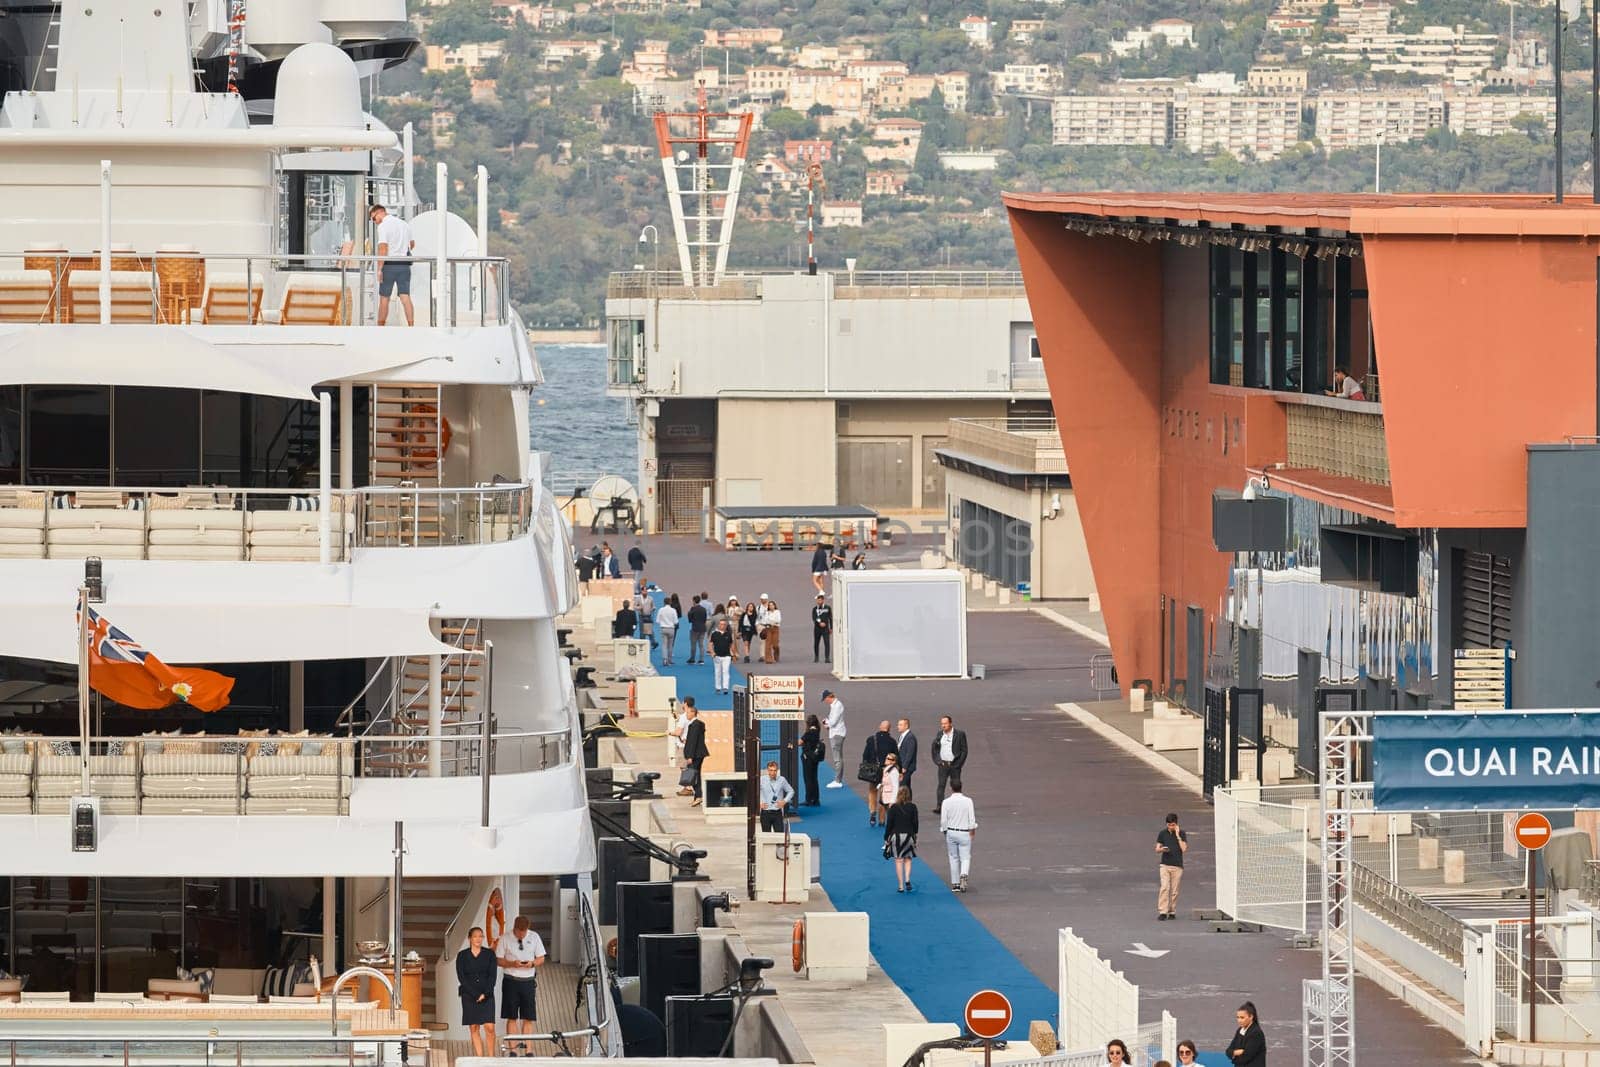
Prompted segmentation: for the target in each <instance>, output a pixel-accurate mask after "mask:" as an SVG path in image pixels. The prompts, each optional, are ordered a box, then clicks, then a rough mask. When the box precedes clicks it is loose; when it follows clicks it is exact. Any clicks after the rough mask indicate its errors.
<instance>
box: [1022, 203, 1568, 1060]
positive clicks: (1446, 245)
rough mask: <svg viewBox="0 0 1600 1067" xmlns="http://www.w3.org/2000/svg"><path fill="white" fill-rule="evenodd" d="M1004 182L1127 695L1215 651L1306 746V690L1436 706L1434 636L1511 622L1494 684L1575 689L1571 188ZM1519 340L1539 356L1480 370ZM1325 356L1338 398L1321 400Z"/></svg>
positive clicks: (1496, 628)
mask: <svg viewBox="0 0 1600 1067" xmlns="http://www.w3.org/2000/svg"><path fill="white" fill-rule="evenodd" d="M1005 201H1006V205H1007V207H1008V210H1009V211H1010V215H1011V222H1012V228H1013V232H1014V234H1015V237H1016V242H1017V250H1018V255H1019V259H1020V261H1021V264H1022V270H1023V275H1024V277H1025V279H1026V281H1027V287H1028V296H1029V299H1030V301H1031V303H1032V305H1033V307H1034V308H1035V309H1037V310H1038V311H1039V321H1038V327H1039V337H1040V341H1041V343H1042V350H1043V357H1044V362H1045V363H1046V365H1047V367H1048V370H1049V377H1050V382H1051V385H1052V387H1053V389H1052V392H1053V396H1054V400H1055V407H1056V412H1057V415H1058V417H1059V418H1060V420H1061V422H1060V431H1061V437H1062V443H1063V447H1064V451H1065V454H1066V458H1067V461H1068V464H1069V467H1070V470H1071V474H1072V483H1073V489H1074V492H1075V493H1076V494H1077V503H1078V508H1079V513H1080V514H1081V516H1082V521H1083V527H1084V535H1085V539H1086V541H1087V544H1088V551H1089V555H1090V558H1091V559H1092V561H1093V563H1094V573H1095V578H1096V586H1097V592H1098V594H1099V596H1100V599H1101V603H1102V607H1103V611H1104V616H1105V621H1106V625H1107V629H1108V632H1109V636H1110V641H1111V649H1112V653H1113V655H1114V656H1115V658H1116V663H1117V668H1118V672H1119V676H1120V678H1121V680H1122V685H1123V686H1124V688H1126V687H1127V686H1128V684H1129V682H1130V681H1131V680H1133V679H1136V678H1150V679H1152V680H1153V681H1154V685H1155V688H1156V689H1157V690H1158V691H1159V692H1162V693H1170V694H1173V695H1174V698H1175V699H1181V700H1183V701H1184V702H1186V703H1188V704H1189V705H1190V706H1191V707H1192V706H1196V705H1197V704H1198V703H1199V701H1200V699H1201V694H1202V692H1203V690H1204V686H1205V682H1206V679H1207V664H1208V662H1210V663H1221V664H1224V665H1226V664H1230V663H1231V664H1236V665H1237V666H1236V668H1229V667H1227V666H1224V668H1223V669H1224V670H1236V675H1235V677H1237V678H1238V679H1240V680H1239V681H1237V683H1236V684H1239V685H1243V686H1251V685H1257V684H1259V685H1260V686H1262V687H1263V689H1264V690H1265V696H1266V700H1267V701H1268V702H1270V703H1273V704H1275V705H1276V706H1277V707H1278V708H1279V709H1281V710H1284V711H1287V712H1289V713H1290V714H1292V715H1293V716H1294V717H1295V718H1296V719H1297V720H1298V730H1299V736H1300V737H1301V738H1302V740H1301V743H1300V747H1301V748H1302V749H1305V748H1307V747H1308V746H1309V747H1310V748H1311V749H1312V750H1314V749H1315V747H1316V739H1317V734H1316V729H1315V726H1316V721H1317V720H1316V719H1315V718H1314V714H1315V710H1316V702H1317V700H1318V699H1319V697H1318V692H1319V690H1327V689H1330V688H1331V689H1337V690H1341V691H1343V692H1349V693H1351V694H1352V695H1354V696H1355V698H1356V699H1358V700H1360V701H1362V703H1361V704H1359V705H1358V706H1361V707H1369V708H1392V707H1400V708H1414V707H1428V706H1430V705H1431V706H1435V707H1450V706H1453V703H1454V701H1455V700H1456V699H1458V698H1456V697H1455V696H1453V685H1452V683H1453V680H1454V678H1453V675H1454V667H1453V663H1454V658H1455V657H1454V650H1469V649H1503V648H1505V647H1506V646H1508V645H1509V646H1510V647H1512V648H1513V649H1515V652H1516V659H1515V661H1514V662H1513V663H1512V665H1511V668H1510V669H1511V670H1512V671H1513V672H1514V675H1515V686H1514V687H1513V686H1512V685H1511V684H1510V679H1509V678H1508V679H1507V680H1506V684H1505V685H1504V687H1503V690H1504V692H1503V699H1504V700H1505V702H1507V703H1510V704H1512V706H1515V707H1517V708H1578V707H1588V706H1591V705H1592V703H1593V699H1594V696H1593V694H1594V670H1593V657H1592V655H1590V654H1589V647H1590V645H1591V644H1592V635H1593V633H1594V632H1595V630H1596V629H1597V628H1600V568H1596V567H1595V566H1594V565H1593V561H1592V545H1593V536H1592V502H1593V501H1594V499H1596V497H1597V496H1600V447H1597V446H1596V445H1595V444H1593V443H1592V442H1593V441H1594V437H1593V436H1592V435H1593V434H1594V432H1595V427H1596V425H1597V419H1600V407H1597V400H1596V393H1595V348H1594V346H1595V319H1594V294H1595V290H1594V284H1595V282H1594V265H1595V258H1596V254H1597V253H1600V241H1597V239H1596V237H1595V233H1594V227H1593V214H1594V212H1593V208H1592V207H1591V206H1590V205H1589V204H1588V203H1587V202H1586V200H1583V201H1580V200H1576V199H1575V200H1572V201H1569V202H1568V203H1567V204H1566V205H1565V206H1558V205H1554V204H1553V203H1552V202H1551V199H1550V198H1549V197H1547V196H1478V197H1472V198H1470V200H1469V201H1463V199H1462V198H1459V197H1453V196H1426V195H1405V196H1375V195H1334V194H1307V195H1296V194H1279V195H1271V194H1268V195H1229V194H1212V193H1206V194H1139V193H1133V194H1103V193H1102V194H1026V193H1013V194H1007V196H1006V197H1005ZM1108 221H1110V222H1111V225H1110V226H1107V225H1106V223H1107V222H1108ZM1130 238H1134V239H1130ZM1208 238H1210V239H1209V240H1208ZM1311 292H1314V293H1316V294H1317V298H1316V299H1315V300H1303V299H1302V297H1301V294H1303V293H1311ZM1226 293H1232V294H1234V295H1233V298H1232V299H1231V300H1230V299H1225V298H1219V297H1220V295H1221V294H1226ZM1242 293H1251V294H1256V295H1254V296H1246V297H1244V299H1245V300H1247V301H1249V304H1247V305H1246V306H1247V307H1249V311H1248V313H1247V314H1240V313H1239V312H1238V308H1239V305H1240V302H1241V297H1240V294H1242ZM1257 300H1259V301H1260V302H1261V304H1262V305H1263V306H1260V307H1259V308H1257V307H1254V306H1250V305H1253V304H1255V302H1256V301H1257ZM1291 302H1292V303H1293V304H1295V305H1297V309H1298V313H1297V314H1296V315H1294V316H1293V317H1291V316H1290V315H1289V314H1288V313H1287V312H1288V309H1289V307H1290V306H1291ZM1530 347H1531V349H1532V350H1536V351H1537V352H1538V353H1539V371H1538V373H1536V374H1508V373H1506V353H1507V352H1508V351H1518V350H1529V349H1530ZM1335 368H1338V369H1341V370H1347V371H1348V372H1349V373H1350V374H1351V375H1352V377H1353V378H1354V379H1355V380H1356V381H1358V382H1361V383H1363V385H1364V397H1361V398H1354V399H1345V398H1342V397H1331V396H1327V395H1325V390H1327V389H1329V388H1330V378H1331V376H1332V372H1333V371H1334V369H1335ZM1446 401H1447V402H1446ZM1249 478H1254V479H1256V480H1257V481H1256V484H1255V485H1254V486H1253V487H1252V492H1253V493H1254V495H1255V496H1256V498H1257V500H1258V501H1260V502H1262V503H1264V504H1266V503H1271V505H1272V506H1271V507H1270V508H1267V509H1265V510H1266V511H1267V512H1268V513H1271V512H1273V511H1276V509H1277V508H1279V507H1281V508H1283V509H1284V511H1282V512H1278V517H1277V519H1276V520H1275V522H1274V523H1273V524H1272V526H1271V527H1270V534H1271V536H1263V537H1262V538H1261V541H1260V543H1261V545H1262V546H1263V547H1264V546H1265V545H1266V544H1268V543H1270V544H1275V545H1279V546H1282V547H1283V548H1286V549H1287V551H1281V552H1264V553H1263V554H1262V555H1260V556H1258V558H1257V561H1256V562H1258V563H1259V564H1260V565H1259V566H1247V565H1246V564H1247V563H1248V562H1249V561H1248V559H1240V558H1238V557H1236V556H1235V554H1234V553H1233V552H1231V551H1228V552H1223V551H1218V550H1217V547H1216V542H1215V541H1214V539H1213V529H1212V524H1211V516H1212V509H1213V507H1214V506H1217V507H1219V508H1223V509H1231V508H1234V507H1238V506H1243V505H1242V502H1241V501H1240V499H1239V493H1240V491H1241V490H1243V489H1244V488H1245V486H1246V480H1247V479H1249ZM1219 501H1220V503H1219ZM1273 502H1276V503H1273ZM1257 514H1258V515H1259V514H1260V513H1259V512H1258V513H1257ZM1262 529H1263V530H1264V531H1266V530H1269V527H1268V526H1267V525H1266V524H1265V523H1264V524H1263V527H1262ZM1252 540H1253V538H1252ZM1269 557H1270V558H1269ZM1235 594H1237V595H1235ZM1496 661H1497V662H1499V661H1502V658H1501V657H1497V658H1496ZM1463 699H1464V698H1463ZM1307 739H1308V740H1307ZM1306 761H1307V753H1306V752H1304V751H1302V752H1301V754H1300V758H1299V760H1298V762H1300V763H1302V764H1305V763H1306ZM1313 762H1314V761H1313ZM1474 1047H1476V1046H1474Z"/></svg>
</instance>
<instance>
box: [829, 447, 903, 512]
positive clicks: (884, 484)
mask: <svg viewBox="0 0 1600 1067" xmlns="http://www.w3.org/2000/svg"><path fill="white" fill-rule="evenodd" d="M911 466H912V464H911V438H909V437H868V438H862V437H841V438H839V503H841V504H857V505H860V506H862V507H869V508H878V509H883V508H909V507H911V490H912V484H911Z"/></svg>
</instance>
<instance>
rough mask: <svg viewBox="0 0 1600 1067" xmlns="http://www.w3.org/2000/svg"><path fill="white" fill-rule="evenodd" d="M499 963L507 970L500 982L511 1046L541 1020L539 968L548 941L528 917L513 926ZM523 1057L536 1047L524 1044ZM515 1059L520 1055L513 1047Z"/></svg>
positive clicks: (503, 938) (502, 1014) (502, 1011)
mask: <svg viewBox="0 0 1600 1067" xmlns="http://www.w3.org/2000/svg"><path fill="white" fill-rule="evenodd" d="M498 951H499V962H500V966H501V968H502V969H503V970H504V971H505V977H504V978H503V979H502V980H501V983H500V1018H502V1019H504V1020H505V1021H506V1039H507V1046H508V1047H510V1046H511V1040H510V1039H511V1038H512V1037H513V1036H514V1035H516V1034H531V1033H533V1021H534V1020H535V1019H536V1018H538V1015H539V1011H538V1005H537V1004H536V1003H535V1001H534V993H535V992H536V990H537V988H538V981H537V979H536V977H535V975H536V971H535V968H538V967H543V966H544V957H545V950H544V939H543V938H541V937H540V936H539V934H538V932H537V931H535V930H534V929H533V928H532V925H531V924H530V923H529V922H528V917H527V916H526V915H518V916H517V918H516V921H515V922H513V923H512V924H511V932H510V933H509V934H503V935H501V938H500V946H499V950H498ZM521 1044H522V1048H521V1054H522V1055H524V1056H528V1055H531V1054H532V1052H533V1047H532V1045H530V1044H529V1043H528V1042H527V1041H523V1042H522V1043H521ZM510 1050H511V1054H512V1055H513V1056H515V1055H517V1054H518V1050H517V1049H516V1048H515V1047H511V1049H510Z"/></svg>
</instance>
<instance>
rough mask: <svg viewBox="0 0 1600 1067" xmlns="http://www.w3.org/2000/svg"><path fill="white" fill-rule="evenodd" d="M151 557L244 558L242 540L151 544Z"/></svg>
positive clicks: (149, 556) (148, 555)
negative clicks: (193, 543) (209, 542)
mask: <svg viewBox="0 0 1600 1067" xmlns="http://www.w3.org/2000/svg"><path fill="white" fill-rule="evenodd" d="M147 558H149V559H221V560H242V559H244V543H243V542H242V541H238V542H235V543H233V544H226V545H151V546H150V549H149V552H148V554H147Z"/></svg>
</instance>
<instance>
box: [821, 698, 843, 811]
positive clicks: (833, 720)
mask: <svg viewBox="0 0 1600 1067" xmlns="http://www.w3.org/2000/svg"><path fill="white" fill-rule="evenodd" d="M822 703H823V705H824V706H825V707H826V708H827V709H828V762H829V763H831V764H833V781H831V782H829V783H828V788H829V789H843V788H844V738H845V734H846V733H848V732H849V731H847V730H846V729H845V725H844V701H842V700H840V699H839V698H838V697H837V696H835V695H834V693H833V690H832V689H824V690H823V691H822Z"/></svg>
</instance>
